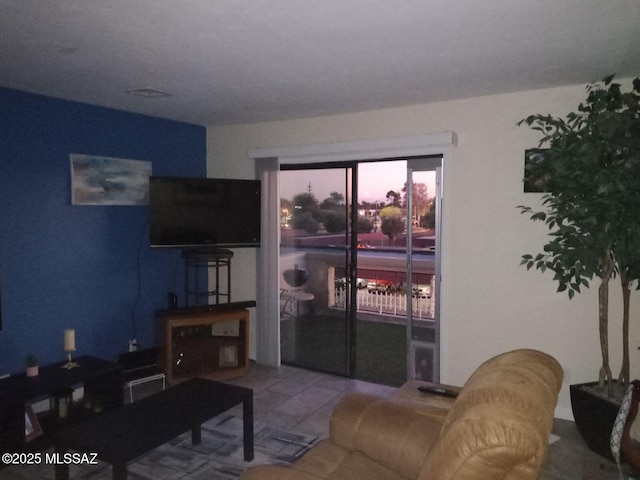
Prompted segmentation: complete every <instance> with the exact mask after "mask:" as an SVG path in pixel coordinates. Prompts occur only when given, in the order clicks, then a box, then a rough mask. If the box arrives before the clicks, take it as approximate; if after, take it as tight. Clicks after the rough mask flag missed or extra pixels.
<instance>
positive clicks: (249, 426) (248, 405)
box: [242, 395, 253, 462]
mask: <svg viewBox="0 0 640 480" xmlns="http://www.w3.org/2000/svg"><path fill="white" fill-rule="evenodd" d="M242 436H243V442H244V460H245V462H250V461H252V460H253V395H250V396H248V397H247V398H245V400H244V401H243V402H242Z"/></svg>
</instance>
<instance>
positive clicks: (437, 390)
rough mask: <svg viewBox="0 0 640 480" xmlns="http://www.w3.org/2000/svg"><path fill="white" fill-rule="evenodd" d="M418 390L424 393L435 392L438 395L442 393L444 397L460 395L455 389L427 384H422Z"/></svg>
mask: <svg viewBox="0 0 640 480" xmlns="http://www.w3.org/2000/svg"><path fill="white" fill-rule="evenodd" d="M418 390H420V391H421V392H424V393H435V394H436V395H442V396H444V397H451V398H456V397H457V396H458V392H456V391H455V390H449V389H448V388H442V387H429V386H427V385H420V386H419V387H418Z"/></svg>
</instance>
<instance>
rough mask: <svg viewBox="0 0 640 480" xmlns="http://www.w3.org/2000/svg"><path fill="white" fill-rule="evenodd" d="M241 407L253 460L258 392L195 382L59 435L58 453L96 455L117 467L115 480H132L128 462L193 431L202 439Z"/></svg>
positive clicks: (63, 470)
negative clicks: (204, 427) (210, 425)
mask: <svg viewBox="0 0 640 480" xmlns="http://www.w3.org/2000/svg"><path fill="white" fill-rule="evenodd" d="M240 403H242V414H243V419H242V420H243V435H244V459H245V461H251V460H253V390H251V389H249V388H244V387H238V386H235V385H229V384H226V383H221V382H214V381H212V380H205V379H202V378H192V379H190V380H186V381H185V382H182V383H180V384H178V385H176V386H174V387H170V388H168V389H166V390H164V391H162V392H159V393H156V394H155V395H151V396H150V397H147V398H143V399H142V400H139V401H138V402H135V403H132V404H129V405H126V406H124V407H122V408H120V409H118V410H114V411H111V412H108V413H104V414H102V415H98V416H96V417H95V418H93V419H91V420H88V421H86V422H84V423H81V424H79V425H76V426H73V427H71V428H69V429H68V430H65V431H63V432H61V433H60V436H59V438H58V443H57V449H58V450H59V451H60V452H65V451H68V450H74V451H76V452H79V453H97V454H98V458H99V459H100V460H103V461H105V462H108V463H110V464H111V465H112V466H113V479H114V480H124V479H126V478H127V463H129V462H131V461H132V460H135V459H136V458H138V457H139V456H141V455H143V454H144V453H147V452H148V451H150V450H153V449H154V448H156V447H159V446H160V445H162V444H164V443H166V442H168V441H169V440H171V439H173V438H175V437H177V436H179V435H181V434H182V433H184V432H186V431H188V430H191V441H192V443H193V444H194V445H198V444H199V443H200V440H201V424H202V423H203V422H205V421H207V420H209V419H210V418H213V417H215V416H216V415H219V414H221V413H223V412H225V411H227V410H229V409H230V408H232V407H234V406H236V405H239V404H240ZM68 478H69V466H68V465H57V466H56V480H67V479H68Z"/></svg>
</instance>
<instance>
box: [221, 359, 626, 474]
mask: <svg viewBox="0 0 640 480" xmlns="http://www.w3.org/2000/svg"><path fill="white" fill-rule="evenodd" d="M229 383H235V384H237V385H242V386H246V387H249V388H252V389H253V390H254V411H255V418H256V419H264V420H265V421H268V422H269V423H271V424H273V425H280V426H282V427H286V428H291V429H293V430H295V431H296V432H299V433H304V434H309V435H315V436H319V437H326V436H328V434H329V430H328V428H329V417H330V415H331V412H332V410H333V407H334V406H335V405H336V403H337V402H338V401H339V400H340V398H342V396H344V395H345V394H346V393H347V392H350V391H361V392H368V393H372V394H375V395H379V396H381V397H384V398H388V397H390V396H392V395H393V394H394V393H395V391H396V389H395V388H393V387H388V386H384V385H378V384H373V383H367V382H362V381H359V380H353V379H348V378H342V377H336V376H333V375H328V374H324V373H319V372H312V371H309V370H303V369H298V368H294V367H289V366H282V367H280V368H274V367H268V366H264V365H257V364H251V366H250V368H249V370H248V372H247V374H246V376H244V377H242V378H239V379H235V380H231V381H229ZM553 433H554V434H556V435H558V436H559V437H560V439H559V440H557V441H556V442H554V443H553V444H552V445H551V446H550V447H549V458H548V460H547V462H546V464H545V467H544V469H543V471H542V473H541V475H540V480H560V479H562V480H618V479H619V478H620V477H619V474H618V469H617V467H616V465H615V464H613V463H611V462H609V461H607V460H606V459H604V458H602V457H600V456H598V455H596V454H594V453H593V452H591V451H590V450H588V449H587V448H586V446H585V444H584V442H583V441H582V439H581V438H580V435H579V433H578V431H577V430H576V428H575V425H574V423H573V422H569V421H566V420H556V421H555V423H554V430H553Z"/></svg>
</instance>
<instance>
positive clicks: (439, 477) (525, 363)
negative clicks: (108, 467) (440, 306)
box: [242, 350, 562, 480]
mask: <svg viewBox="0 0 640 480" xmlns="http://www.w3.org/2000/svg"><path fill="white" fill-rule="evenodd" d="M561 386H562V368H561V367H560V365H559V364H558V362H557V361H556V360H555V359H554V358H553V357H551V356H549V355H547V354H545V353H542V352H539V351H536V350H515V351H512V352H508V353H504V354H501V355H498V356H496V357H493V358H491V359H490V360H487V361H486V362H485V363H483V364H482V365H481V366H480V367H479V368H478V369H477V370H476V371H475V372H474V373H473V375H472V376H471V377H470V378H469V379H468V380H467V382H466V383H465V385H464V386H463V388H462V390H461V392H460V394H459V395H458V398H457V399H456V400H455V402H454V403H453V406H452V407H451V410H450V411H449V413H448V414H447V416H446V417H445V419H444V422H439V421H438V420H436V419H435V418H433V417H432V416H429V415H425V411H421V409H420V408H416V407H412V408H409V407H407V406H403V405H400V404H398V403H395V402H393V401H390V400H383V399H380V398H377V397H374V396H371V395H366V394H361V393H352V394H349V395H347V396H345V397H344V398H343V399H342V400H341V401H340V403H339V404H338V405H337V406H336V408H335V410H334V411H333V413H332V416H331V424H330V437H329V438H327V439H324V440H322V441H320V442H319V443H318V444H316V445H315V446H314V447H313V448H312V449H311V450H309V451H308V452H307V453H306V454H305V455H304V456H303V457H302V458H301V459H300V460H298V461H297V462H296V463H295V464H294V465H292V466H290V467H283V466H273V465H271V466H259V467H253V468H251V469H249V470H248V471H247V473H246V474H245V475H244V476H243V477H242V479H243V480H257V479H260V480H271V479H279V480H318V479H331V480H358V479H362V480H396V479H417V480H467V479H468V480H471V479H473V480H489V479H492V480H493V479H501V480H503V479H504V480H527V479H536V478H537V477H538V473H539V471H540V468H541V467H542V465H543V462H544V460H545V458H546V455H547V448H548V441H549V433H550V432H551V427H552V423H553V413H554V409H555V405H556V402H557V399H558V392H559V390H560V387H561Z"/></svg>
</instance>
